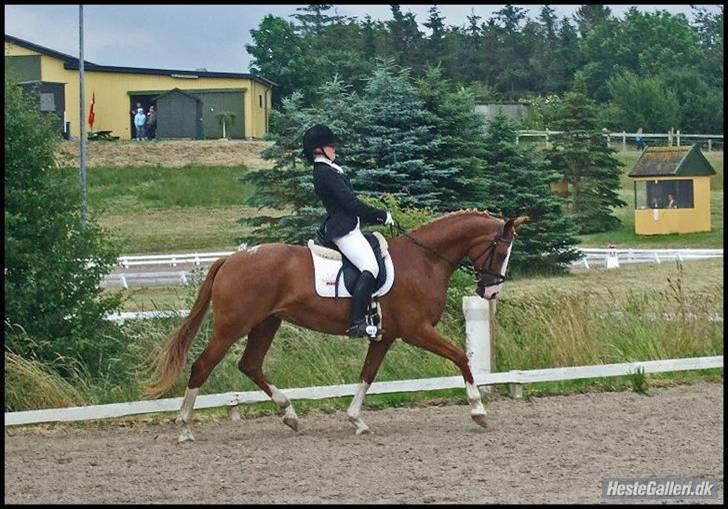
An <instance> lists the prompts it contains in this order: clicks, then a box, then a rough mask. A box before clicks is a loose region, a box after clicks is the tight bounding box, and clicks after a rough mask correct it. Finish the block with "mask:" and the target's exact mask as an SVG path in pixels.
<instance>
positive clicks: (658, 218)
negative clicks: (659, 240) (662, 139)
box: [628, 145, 715, 235]
mask: <svg viewBox="0 0 728 509" xmlns="http://www.w3.org/2000/svg"><path fill="white" fill-rule="evenodd" d="M713 175H715V170H714V169H713V167H712V166H711V165H710V163H709V162H708V160H707V159H706V158H705V156H704V155H703V153H702V152H701V151H700V148H698V146H697V145H693V146H692V147H648V148H646V149H645V150H644V151H643V152H642V155H641V156H640V158H639V159H638V160H637V162H636V163H635V165H634V168H632V171H630V172H629V175H628V176H629V177H632V178H633V179H634V200H635V211H634V228H635V233H636V234H638V235H662V234H667V233H693V232H704V231H710V177H711V176H713Z"/></svg>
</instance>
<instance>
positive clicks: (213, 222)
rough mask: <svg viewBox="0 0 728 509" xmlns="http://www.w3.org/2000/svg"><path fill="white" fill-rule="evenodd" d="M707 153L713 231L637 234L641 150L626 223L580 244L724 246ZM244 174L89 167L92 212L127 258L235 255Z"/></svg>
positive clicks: (716, 159) (247, 190)
mask: <svg viewBox="0 0 728 509" xmlns="http://www.w3.org/2000/svg"><path fill="white" fill-rule="evenodd" d="M705 155H706V157H707V158H708V160H709V161H710V162H711V164H712V165H713V167H714V168H715V169H716V171H717V175H716V176H715V177H713V179H712V181H711V189H712V195H711V203H712V227H713V229H712V231H710V232H705V233H693V234H683V235H680V234H676V235H656V236H638V235H635V234H634V210H633V205H634V203H633V201H634V198H633V181H632V179H630V178H628V177H627V176H626V175H627V173H629V171H630V170H631V169H632V167H633V166H634V164H635V162H636V161H637V158H638V156H639V153H638V152H637V151H626V152H619V153H618V158H619V159H620V161H622V162H623V163H624V164H625V166H624V175H623V178H622V190H621V193H620V194H621V197H622V199H623V200H624V201H625V202H627V204H628V205H627V206H626V207H624V208H620V209H617V210H616V211H615V214H616V215H617V217H618V218H619V219H620V220H621V221H622V224H621V226H620V227H619V228H617V229H616V230H614V231H612V232H608V233H597V234H592V235H583V236H581V237H579V240H580V243H581V245H583V246H594V247H604V246H606V245H607V244H608V243H609V242H615V243H616V244H617V245H618V246H630V247H688V246H689V247H722V245H723V153H722V152H710V153H705ZM62 171H64V172H67V173H68V174H69V175H73V176H74V177H75V175H76V173H77V170H76V169H70V168H69V169H64V170H62ZM245 171H247V169H246V168H244V167H229V166H186V167H182V168H165V167H133V166H129V167H94V168H89V169H88V193H89V209H90V211H91V213H92V214H96V215H97V217H98V218H99V220H100V223H101V224H102V225H104V226H105V227H107V228H109V229H110V230H111V232H112V233H113V234H114V235H115V236H117V237H118V238H120V239H121V243H122V251H123V254H146V253H164V252H170V251H178V252H185V251H212V250H232V249H235V248H236V247H237V245H236V243H235V239H236V238H240V237H242V236H243V235H244V234H245V233H246V229H245V227H244V226H242V225H239V224H237V220H238V219H240V218H242V217H249V216H251V215H255V214H257V213H258V212H257V210H256V209H252V208H249V207H246V206H245V205H244V203H245V200H246V199H247V198H248V197H249V196H250V195H251V194H252V193H254V192H255V190H254V189H253V188H252V186H250V185H249V184H243V183H242V182H240V181H239V180H238V177H240V176H241V175H242V174H244V173H245Z"/></svg>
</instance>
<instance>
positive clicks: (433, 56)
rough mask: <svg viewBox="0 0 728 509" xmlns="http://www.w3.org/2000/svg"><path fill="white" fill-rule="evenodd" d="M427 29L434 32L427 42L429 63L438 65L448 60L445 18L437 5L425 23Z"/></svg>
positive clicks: (433, 7) (431, 10) (431, 9)
mask: <svg viewBox="0 0 728 509" xmlns="http://www.w3.org/2000/svg"><path fill="white" fill-rule="evenodd" d="M423 24H424V25H425V26H426V27H427V28H429V29H430V30H432V34H430V37H429V38H428V40H427V45H426V49H427V63H429V64H430V65H437V64H438V63H439V62H442V61H443V60H446V59H447V56H446V44H445V32H446V30H445V18H443V17H442V14H440V9H439V8H438V7H437V5H433V6H432V7H430V16H429V17H428V18H427V21H425V22H424V23H423Z"/></svg>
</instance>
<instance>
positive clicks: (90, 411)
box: [5, 297, 723, 427]
mask: <svg viewBox="0 0 728 509" xmlns="http://www.w3.org/2000/svg"><path fill="white" fill-rule="evenodd" d="M463 312H464V313H465V329H466V330H465V332H466V353H467V356H468V359H469V361H470V367H471V371H472V373H473V377H474V379H475V384H476V385H477V386H479V387H489V386H493V385H498V384H508V385H509V386H510V392H511V395H512V396H513V397H515V398H521V397H522V396H523V385H524V384H528V383H536V382H548V381H562V380H576V379H584V378H601V377H611V376H623V375H630V374H635V373H638V372H642V373H645V374H649V373H665V372H672V371H685V370H699V369H710V368H722V367H723V356H722V355H718V356H710V357H694V358H686V359H669V360H656V361H640V362H625V363H618V364H603V365H594V366H575V367H563V368H551V369H533V370H526V371H521V370H513V371H508V372H505V373H493V372H492V366H493V363H492V357H491V333H490V302H488V301H486V300H483V299H481V298H480V297H464V298H463ZM241 376H242V375H241ZM464 385H465V384H464V381H463V378H462V377H461V376H450V377H439V378H423V379H414V380H396V381H385V382H374V383H373V384H372V386H371V387H370V388H369V390H368V391H367V394H387V393H397V392H420V391H431V390H441V389H455V388H464ZM358 387H359V384H344V385H330V386H318V387H301V388H290V389H281V390H282V392H283V393H284V394H285V395H286V396H287V397H288V398H289V399H291V400H294V399H325V398H335V397H342V396H353V395H355V394H356V392H357V389H358ZM269 400H270V398H269V397H268V396H267V395H266V394H265V393H264V392H263V391H247V392H227V393H223V394H210V395H201V396H198V397H197V399H196V400H195V406H194V408H195V409H200V408H216V407H228V408H229V409H230V412H231V417H233V418H235V416H236V415H237V412H236V410H237V408H236V407H237V406H238V405H241V404H246V403H257V402H264V401H269ZM181 404H182V398H181V397H178V398H167V399H159V400H149V401H131V402H125V403H113V404H107V405H94V406H84V407H71V408H55V409H45V410H28V411H22V412H6V413H5V426H6V427H7V426H17V425H24V424H36V423H43V422H69V421H86V420H96V419H106V418H113V417H125V416H129V415H138V414H148V413H155V412H174V411H177V410H179V408H180V405H181Z"/></svg>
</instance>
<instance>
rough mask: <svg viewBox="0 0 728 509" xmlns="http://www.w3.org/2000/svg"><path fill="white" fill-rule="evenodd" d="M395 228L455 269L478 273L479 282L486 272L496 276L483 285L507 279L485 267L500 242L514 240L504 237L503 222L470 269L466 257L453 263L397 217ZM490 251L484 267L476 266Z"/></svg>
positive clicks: (470, 273) (472, 273)
mask: <svg viewBox="0 0 728 509" xmlns="http://www.w3.org/2000/svg"><path fill="white" fill-rule="evenodd" d="M391 228H392V226H391V225H390V229H391ZM394 228H395V229H396V230H397V231H398V233H399V234H401V235H402V236H404V237H405V238H406V239H407V240H409V241H410V242H412V243H413V244H415V245H416V246H418V247H420V248H422V249H424V250H425V251H427V252H428V253H431V254H433V255H435V256H437V257H438V258H440V259H442V260H445V261H446V262H447V263H448V264H449V265H450V266H451V267H452V268H453V269H454V270H462V271H463V272H465V273H466V274H467V275H468V276H471V277H473V278H475V276H476V275H477V278H475V279H476V281H477V282H478V283H480V279H482V277H483V275H484V274H487V275H489V276H493V277H495V278H496V281H495V282H494V283H489V284H487V285H483V286H495V285H498V284H501V283H502V282H503V281H505V279H506V278H505V276H503V275H501V274H497V273H495V272H492V271H491V270H490V269H488V268H486V267H485V264H486V262H487V261H489V260H491V259H492V256H493V253H495V247H496V245H497V244H498V242H505V241H507V240H510V241H512V240H513V239H512V238H511V239H504V238H503V225H502V224H501V225H500V226H499V227H498V232H497V233H496V236H495V238H494V239H493V240H492V241H491V242H490V243H489V244H488V247H486V248H485V250H484V251H483V252H482V253H480V254H479V255H478V256H476V257H475V258H474V260H473V268H472V269H470V267H468V266H465V265H463V259H464V258H463V259H461V260H459V261H458V263H457V264H456V263H453V262H452V261H450V260H449V259H448V258H446V257H445V256H443V255H441V254H440V253H438V252H437V251H435V250H434V249H432V248H431V247H429V246H426V245H424V244H422V243H421V242H419V241H418V240H417V239H415V238H414V237H412V236H411V235H410V234H408V233H407V231H406V230H405V229H404V228H402V226H401V225H400V224H399V221H397V220H396V219H395V220H394ZM390 231H391V230H390ZM489 252H490V256H488V258H486V260H485V261H484V262H483V268H481V269H478V268H477V267H476V266H475V264H476V263H477V261H478V260H479V259H480V257H481V256H483V255H485V254H487V253H489Z"/></svg>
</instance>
